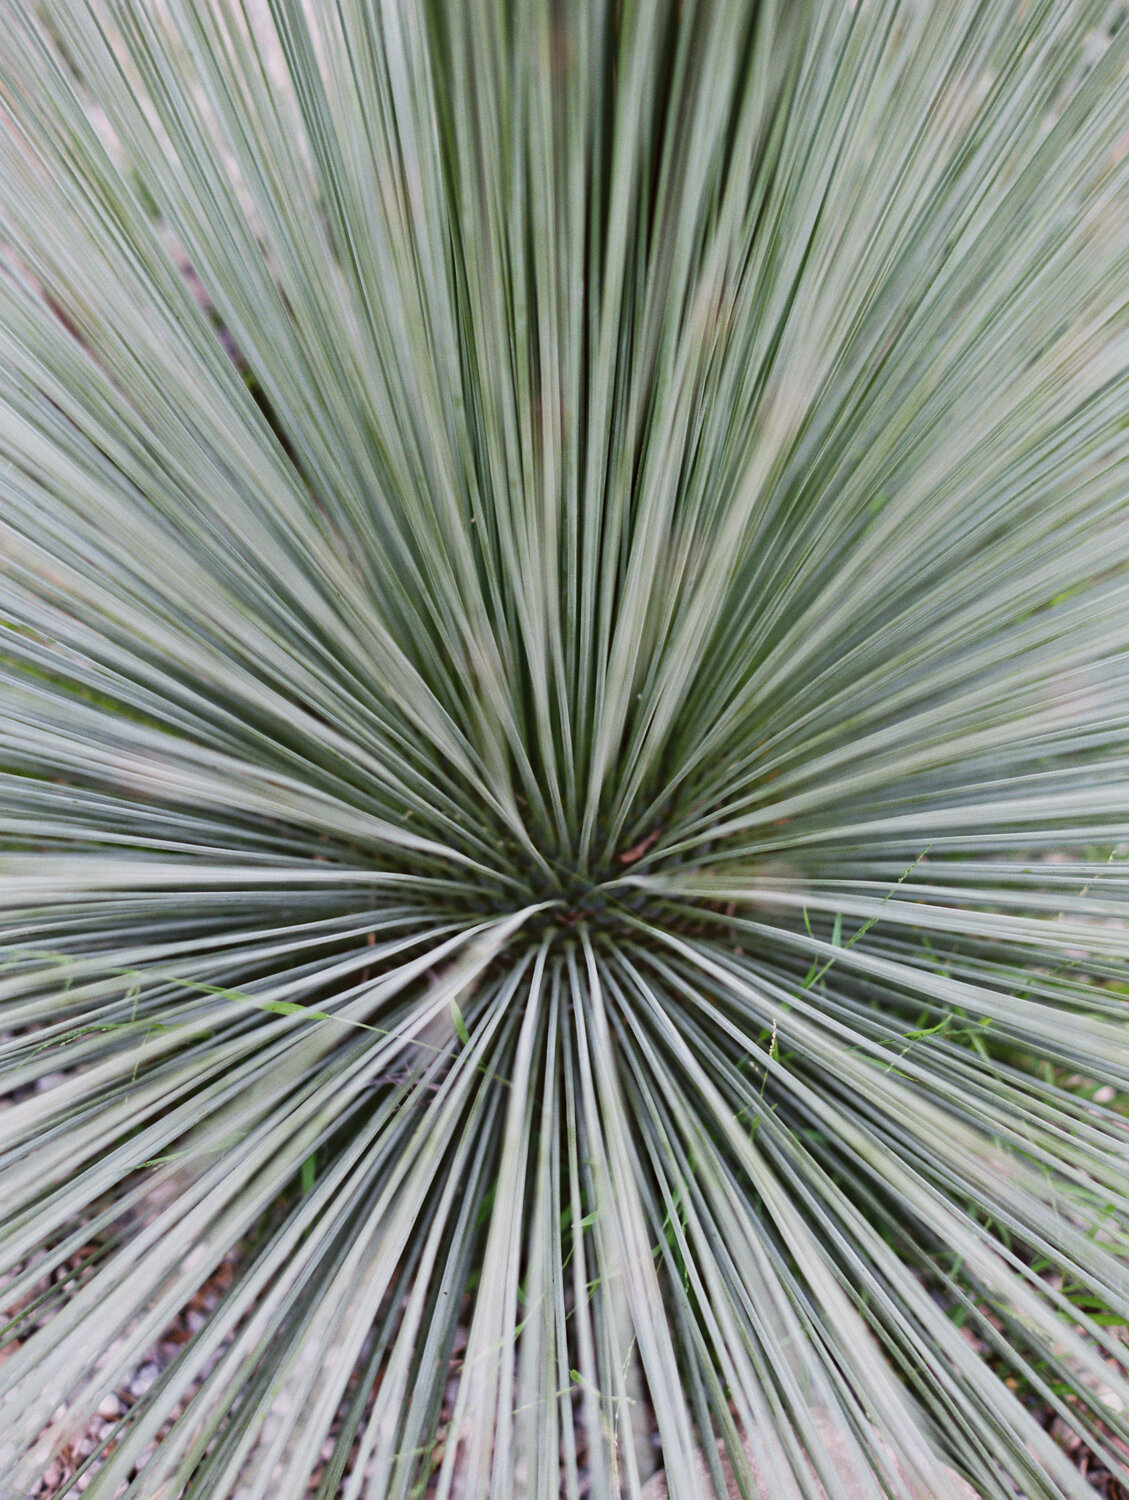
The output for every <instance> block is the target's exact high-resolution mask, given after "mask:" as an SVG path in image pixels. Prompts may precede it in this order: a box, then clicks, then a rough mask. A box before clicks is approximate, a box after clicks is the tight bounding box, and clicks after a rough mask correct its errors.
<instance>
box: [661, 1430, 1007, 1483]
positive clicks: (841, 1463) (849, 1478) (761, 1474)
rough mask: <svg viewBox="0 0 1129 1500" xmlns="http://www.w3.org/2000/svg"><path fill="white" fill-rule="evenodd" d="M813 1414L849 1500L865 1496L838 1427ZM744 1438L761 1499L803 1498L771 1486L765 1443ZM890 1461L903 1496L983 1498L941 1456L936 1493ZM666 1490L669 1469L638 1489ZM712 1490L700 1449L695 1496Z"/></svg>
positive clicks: (877, 1440)
mask: <svg viewBox="0 0 1129 1500" xmlns="http://www.w3.org/2000/svg"><path fill="white" fill-rule="evenodd" d="M812 1416H813V1417H814V1419H815V1425H816V1428H817V1430H818V1432H819V1435H820V1438H821V1439H822V1441H823V1445H824V1447H825V1448H826V1450H827V1455H828V1458H829V1459H830V1461H831V1465H832V1467H833V1468H834V1469H835V1471H836V1473H837V1474H838V1475H839V1476H840V1478H841V1479H842V1481H843V1484H844V1486H845V1488H844V1491H843V1493H844V1495H845V1496H847V1497H849V1500H856V1497H858V1500H863V1496H864V1494H865V1493H866V1492H865V1491H863V1489H862V1488H861V1486H859V1484H858V1481H857V1478H855V1474H856V1472H857V1471H856V1469H855V1466H854V1464H853V1463H852V1461H851V1458H850V1455H849V1451H848V1449H847V1447H846V1444H845V1443H844V1441H843V1439H842V1437H841V1436H840V1434H839V1431H838V1429H837V1428H836V1426H835V1425H834V1424H833V1423H832V1421H831V1419H830V1418H829V1417H828V1416H827V1415H826V1413H824V1412H818V1411H817V1412H813V1413H812ZM873 1441H874V1444H875V1446H876V1447H881V1448H882V1449H883V1450H884V1451H885V1452H886V1453H887V1454H889V1453H890V1449H889V1445H888V1444H887V1443H886V1441H885V1439H884V1438H882V1437H881V1436H880V1434H879V1433H878V1432H876V1431H875V1432H874V1435H873ZM743 1442H744V1448H745V1455H746V1457H747V1458H748V1460H749V1470H750V1474H751V1476H752V1478H753V1480H754V1482H755V1484H756V1486H757V1493H758V1496H759V1497H761V1500H800V1490H799V1486H798V1485H796V1484H795V1483H792V1484H790V1485H789V1486H788V1489H787V1490H786V1491H785V1492H784V1493H780V1491H779V1488H777V1489H770V1488H769V1482H768V1477H767V1474H766V1464H765V1461H764V1456H763V1455H764V1448H763V1444H758V1441H757V1436H756V1434H755V1433H753V1434H752V1435H751V1436H748V1435H746V1437H745V1438H744V1439H743ZM718 1452H719V1455H720V1457H721V1470H722V1473H723V1475H724V1476H725V1484H726V1496H727V1500H741V1490H740V1488H739V1487H738V1484H737V1480H736V1477H735V1476H734V1473H733V1469H732V1466H731V1465H730V1464H729V1462H728V1461H727V1459H726V1457H725V1453H724V1445H722V1444H720V1443H719V1444H718ZM891 1461H892V1467H893V1468H894V1470H895V1472H896V1473H897V1474H898V1476H899V1478H900V1480H901V1483H902V1485H903V1486H904V1489H903V1491H902V1494H903V1497H904V1500H980V1496H979V1495H977V1493H976V1491H975V1490H973V1489H972V1488H971V1486H970V1485H969V1484H968V1483H967V1482H966V1481H965V1480H963V1479H961V1477H960V1476H959V1475H958V1474H955V1473H954V1472H953V1470H952V1469H950V1468H948V1467H947V1466H945V1465H944V1464H942V1463H940V1461H939V1460H938V1465H937V1467H938V1469H939V1471H940V1472H941V1474H942V1475H943V1476H944V1489H943V1490H938V1491H936V1492H935V1493H930V1492H929V1491H927V1490H925V1489H923V1488H922V1485H921V1482H920V1481H917V1482H914V1481H912V1480H911V1479H910V1477H909V1476H908V1475H907V1474H906V1473H905V1471H904V1469H903V1468H902V1466H901V1465H900V1464H898V1463H897V1461H896V1460H893V1459H892V1460H891ZM817 1492H818V1494H820V1495H825V1494H826V1492H825V1490H824V1489H823V1486H822V1485H819V1486H818V1491H817ZM667 1493H668V1491H667V1482H666V1473H665V1471H664V1472H662V1473H659V1474H656V1475H654V1477H653V1478H651V1479H649V1480H648V1481H647V1483H646V1484H645V1485H644V1486H643V1488H642V1489H641V1490H640V1491H639V1500H667ZM713 1493H714V1492H713V1489H712V1488H711V1485H710V1476H709V1468H708V1467H707V1465H706V1461H705V1458H704V1457H703V1456H702V1455H701V1454H700V1453H699V1454H697V1455H696V1462H695V1471H694V1489H693V1494H694V1496H695V1500H698V1497H701V1500H706V1497H707V1496H709V1497H712V1496H713Z"/></svg>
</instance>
